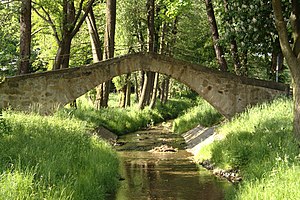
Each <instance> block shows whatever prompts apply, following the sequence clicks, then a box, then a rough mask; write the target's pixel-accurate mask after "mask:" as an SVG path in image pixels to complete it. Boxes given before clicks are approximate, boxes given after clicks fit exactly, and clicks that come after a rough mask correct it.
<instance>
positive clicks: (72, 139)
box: [0, 111, 118, 200]
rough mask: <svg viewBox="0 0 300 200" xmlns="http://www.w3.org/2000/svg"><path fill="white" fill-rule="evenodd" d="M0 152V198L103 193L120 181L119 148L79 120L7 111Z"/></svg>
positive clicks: (95, 195)
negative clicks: (116, 150) (118, 177)
mask: <svg viewBox="0 0 300 200" xmlns="http://www.w3.org/2000/svg"><path fill="white" fill-rule="evenodd" d="M0 152H1V153H0V161H1V162H0V199H4V200H6V199H55V200H56V199H80V200H81V199H104V198H105V195H106V194H107V193H110V192H113V191H114V189H115V188H116V187H117V183H118V181H117V176H118V158H117V155H116V152H115V151H113V150H112V149H111V147H110V146H109V145H108V144H107V143H105V142H103V141H101V140H100V139H99V138H96V137H94V136H93V137H91V136H89V135H88V134H87V133H86V129H85V123H83V122H82V121H79V120H75V119H72V120H68V119H63V118H60V117H59V116H53V117H42V116H39V115H36V114H24V113H16V112H11V111H6V112H4V113H3V117H2V119H1V123H0Z"/></svg>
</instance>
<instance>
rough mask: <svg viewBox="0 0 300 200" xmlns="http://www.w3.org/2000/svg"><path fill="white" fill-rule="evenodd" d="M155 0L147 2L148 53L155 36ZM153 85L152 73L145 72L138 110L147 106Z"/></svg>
mask: <svg viewBox="0 0 300 200" xmlns="http://www.w3.org/2000/svg"><path fill="white" fill-rule="evenodd" d="M154 1H155V0H147V11H148V13H147V19H148V46H149V47H148V50H149V52H154V42H155V38H154V34H155V27H154V8H155V4H154ZM153 84H154V73H153V72H146V76H145V80H144V84H143V89H142V92H141V96H140V99H139V104H138V105H139V106H138V108H139V109H144V107H145V106H146V105H149V103H150V98H151V93H152V91H153Z"/></svg>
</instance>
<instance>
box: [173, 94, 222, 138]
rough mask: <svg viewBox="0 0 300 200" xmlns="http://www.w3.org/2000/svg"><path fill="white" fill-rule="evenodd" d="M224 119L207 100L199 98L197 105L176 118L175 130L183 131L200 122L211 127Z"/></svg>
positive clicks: (177, 131)
mask: <svg viewBox="0 0 300 200" xmlns="http://www.w3.org/2000/svg"><path fill="white" fill-rule="evenodd" d="M222 119H223V117H222V115H221V114H220V113H218V112H217V111H216V110H215V109H214V108H213V107H212V106H211V105H210V104H209V103H207V101H205V100H204V99H202V98H198V99H197V105H196V106H194V107H192V108H190V109H188V110H187V111H186V112H185V114H183V115H181V116H180V117H178V118H177V119H175V120H174V122H173V131H174V132H176V133H183V132H186V131H188V130H191V129H192V128H194V127H196V126H197V125H199V124H200V125H201V126H204V127H210V126H213V125H215V124H218V123H220V121H221V120H222Z"/></svg>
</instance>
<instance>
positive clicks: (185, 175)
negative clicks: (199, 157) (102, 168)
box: [109, 133, 229, 200]
mask: <svg viewBox="0 0 300 200" xmlns="http://www.w3.org/2000/svg"><path fill="white" fill-rule="evenodd" d="M165 134H166V133H157V134H156V135H155V139H154V138H152V135H153V134H152V135H151V136H149V134H147V138H149V140H150V141H152V142H149V140H148V139H147V140H148V141H145V140H142V142H141V140H137V139H138V138H135V139H132V137H133V138H134V137H136V134H133V135H132V137H131V142H130V143H131V144H127V146H126V145H125V147H123V148H121V149H120V150H121V151H119V155H120V157H121V159H122V166H121V169H120V173H121V175H122V177H123V178H124V179H125V180H124V181H121V183H120V188H119V190H118V191H117V192H116V194H115V195H114V196H113V197H110V198H109V199H116V200H134V199H138V200H152V199H153V200H154V199H162V200H173V199H175V200H185V199H186V200H201V199H203V200H219V199H224V190H225V188H226V187H228V186H229V184H228V183H226V182H224V181H221V180H218V179H217V178H215V177H213V176H211V174H210V173H208V172H206V171H205V170H201V171H200V172H199V169H198V168H197V166H196V165H195V164H194V163H193V162H192V160H191V158H190V156H191V155H190V154H189V153H188V152H186V151H184V150H179V151H178V152H177V153H150V152H148V151H143V150H141V149H142V148H140V147H141V146H142V147H145V148H144V150H145V149H146V150H148V149H149V148H148V145H150V144H151V143H152V146H153V144H154V145H159V144H160V143H159V141H161V138H165ZM162 135H163V136H162ZM126 137H128V136H126ZM129 137H130V136H129ZM138 137H145V135H143V134H141V133H139V134H138ZM177 137H178V136H177ZM126 140H127V141H129V140H128V138H127V139H126ZM174 140H176V143H177V144H178V143H182V141H180V140H178V138H176V139H174ZM136 141H138V142H136ZM132 142H133V143H135V144H134V145H132ZM170 142H171V141H170ZM145 144H147V145H145ZM128 146H131V147H132V146H136V147H137V149H139V150H138V151H135V150H130V151H129V150H127V149H126V148H128ZM150 146H151V145H150ZM179 146H180V145H179ZM131 147H130V149H133V148H131Z"/></svg>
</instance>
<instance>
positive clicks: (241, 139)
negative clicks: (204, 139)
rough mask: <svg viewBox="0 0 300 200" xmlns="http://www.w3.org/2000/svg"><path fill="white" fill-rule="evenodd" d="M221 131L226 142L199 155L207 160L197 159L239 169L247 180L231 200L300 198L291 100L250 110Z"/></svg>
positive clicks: (296, 145)
mask: <svg viewBox="0 0 300 200" xmlns="http://www.w3.org/2000/svg"><path fill="white" fill-rule="evenodd" d="M218 132H219V134H222V135H223V136H225V139H223V140H221V141H218V142H215V143H213V144H211V145H209V146H207V147H206V149H204V150H202V151H201V152H199V154H201V153H203V152H206V155H207V157H206V158H205V157H204V156H203V155H198V156H199V157H201V158H202V159H211V161H212V162H213V163H214V164H215V165H216V166H217V167H220V168H225V169H226V168H227V169H228V168H233V169H240V173H241V175H242V176H243V179H244V181H243V183H242V184H241V185H240V186H239V188H238V190H237V191H236V192H235V193H234V194H231V195H229V196H230V197H229V199H298V198H299V197H300V190H299V186H300V180H299V179H298V178H297V177H299V174H300V167H299V166H300V162H299V153H300V151H299V146H298V143H297V141H296V140H295V139H294V137H293V134H292V102H291V100H288V99H277V100H275V101H274V102H272V103H265V104H262V105H260V106H257V107H254V108H251V109H249V110H248V111H247V112H245V113H243V114H241V115H239V116H237V117H236V118H234V119H233V120H232V121H230V122H228V123H226V124H224V125H223V126H221V127H220V128H219V129H218ZM207 152H209V153H207Z"/></svg>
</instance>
